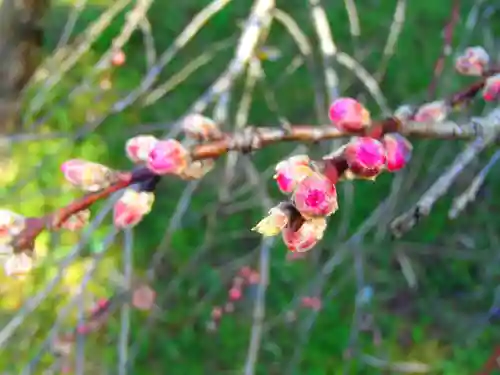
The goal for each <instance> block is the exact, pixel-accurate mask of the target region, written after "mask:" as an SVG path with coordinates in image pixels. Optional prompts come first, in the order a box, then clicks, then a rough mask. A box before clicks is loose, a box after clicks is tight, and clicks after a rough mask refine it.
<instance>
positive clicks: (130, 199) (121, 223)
mask: <svg viewBox="0 0 500 375" xmlns="http://www.w3.org/2000/svg"><path fill="white" fill-rule="evenodd" d="M153 202H154V194H153V193H148V192H144V191H143V192H137V191H135V190H134V189H131V188H130V189H126V190H125V192H124V193H123V195H122V196H121V197H120V199H119V200H118V201H117V202H116V203H115V206H114V212H113V222H114V224H115V227H116V228H119V229H122V228H131V227H133V226H135V225H137V224H138V223H139V222H140V221H141V220H142V218H143V217H144V216H145V215H147V214H148V213H149V212H150V211H151V207H152V205H153Z"/></svg>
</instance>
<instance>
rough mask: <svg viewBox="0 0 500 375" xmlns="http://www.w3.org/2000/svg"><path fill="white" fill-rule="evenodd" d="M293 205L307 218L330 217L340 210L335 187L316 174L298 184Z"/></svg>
mask: <svg viewBox="0 0 500 375" xmlns="http://www.w3.org/2000/svg"><path fill="white" fill-rule="evenodd" d="M293 203H294V205H295V208H296V209H297V210H298V211H299V212H300V213H301V214H302V216H304V217H305V218H311V217H316V216H329V215H331V214H333V213H334V212H335V211H337V209H338V208H339V206H338V203H337V189H336V188H335V185H334V184H332V182H331V181H330V180H329V179H328V178H327V177H326V176H323V175H322V174H320V173H316V172H315V173H314V174H312V175H310V176H307V177H306V178H304V179H303V180H302V181H300V182H299V183H298V185H297V187H296V188H295V191H294V192H293Z"/></svg>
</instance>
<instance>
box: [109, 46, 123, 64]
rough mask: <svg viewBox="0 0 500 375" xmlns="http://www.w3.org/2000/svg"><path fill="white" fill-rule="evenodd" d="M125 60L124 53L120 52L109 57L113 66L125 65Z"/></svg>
mask: <svg viewBox="0 0 500 375" xmlns="http://www.w3.org/2000/svg"><path fill="white" fill-rule="evenodd" d="M125 59H126V57H125V53H124V52H123V51H122V50H118V51H116V52H115V53H113V56H112V57H111V64H113V65H114V66H122V65H123V64H125Z"/></svg>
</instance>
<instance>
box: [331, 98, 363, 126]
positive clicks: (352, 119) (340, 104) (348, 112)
mask: <svg viewBox="0 0 500 375" xmlns="http://www.w3.org/2000/svg"><path fill="white" fill-rule="evenodd" d="M328 114H329V117H330V121H331V122H332V123H333V124H334V125H335V127H336V128H337V129H339V130H340V131H345V132H356V131H361V130H363V129H365V128H366V127H368V126H370V123H371V118H370V112H368V110H367V109H366V108H365V107H364V106H363V105H362V104H361V103H360V102H358V101H357V100H355V99H353V98H339V99H337V100H335V101H334V102H333V103H332V104H331V105H330V109H329V112H328Z"/></svg>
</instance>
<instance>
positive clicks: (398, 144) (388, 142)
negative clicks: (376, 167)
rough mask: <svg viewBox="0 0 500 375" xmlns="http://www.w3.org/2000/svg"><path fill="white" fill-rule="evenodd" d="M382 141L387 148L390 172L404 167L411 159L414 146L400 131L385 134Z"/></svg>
mask: <svg viewBox="0 0 500 375" xmlns="http://www.w3.org/2000/svg"><path fill="white" fill-rule="evenodd" d="M382 143H383V145H384V148H385V155H386V158H387V159H386V164H385V166H386V168H387V170H388V171H389V172H396V171H399V170H400V169H402V168H404V167H405V166H406V164H408V162H409V161H410V159H411V154H412V149H413V146H412V145H411V143H410V142H409V141H408V140H407V139H406V138H405V137H403V136H402V135H401V134H398V133H390V134H386V135H384V138H383V140H382Z"/></svg>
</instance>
